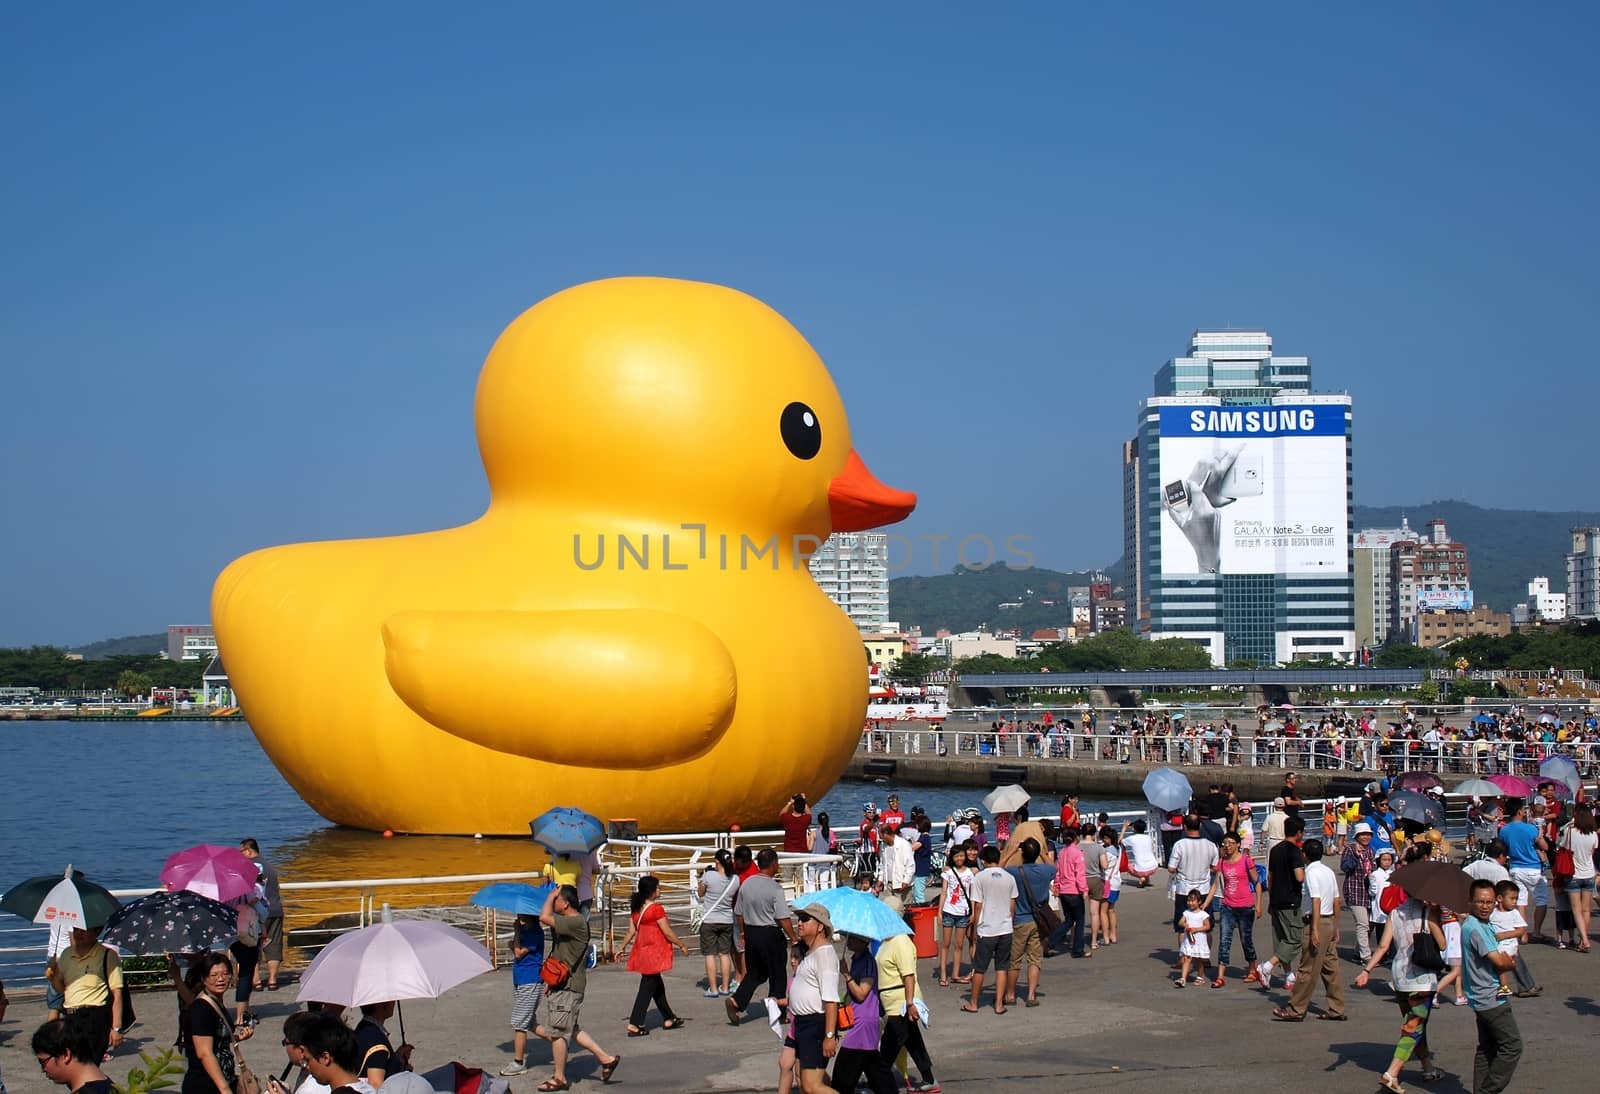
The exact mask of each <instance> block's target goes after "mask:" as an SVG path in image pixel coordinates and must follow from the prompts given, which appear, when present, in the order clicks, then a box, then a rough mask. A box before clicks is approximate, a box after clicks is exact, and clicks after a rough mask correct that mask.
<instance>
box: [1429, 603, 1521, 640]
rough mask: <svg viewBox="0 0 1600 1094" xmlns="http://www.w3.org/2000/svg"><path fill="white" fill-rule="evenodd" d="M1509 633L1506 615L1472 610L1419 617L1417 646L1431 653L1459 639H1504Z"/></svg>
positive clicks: (1480, 609)
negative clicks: (1480, 636) (1486, 636)
mask: <svg viewBox="0 0 1600 1094" xmlns="http://www.w3.org/2000/svg"><path fill="white" fill-rule="evenodd" d="M1510 633H1511V616H1510V614H1509V613H1507V612H1495V611H1490V610H1489V609H1488V608H1473V609H1472V610H1471V611H1441V612H1418V613H1417V638H1416V642H1417V645H1419V646H1426V647H1428V648H1430V649H1432V648H1434V647H1437V646H1442V645H1444V644H1445V643H1446V642H1450V641H1452V640H1454V639H1457V638H1467V637H1470V636H1472V635H1478V634H1487V635H1494V636H1497V637H1504V636H1505V635H1508V634H1510Z"/></svg>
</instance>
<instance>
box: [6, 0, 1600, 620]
mask: <svg viewBox="0 0 1600 1094" xmlns="http://www.w3.org/2000/svg"><path fill="white" fill-rule="evenodd" d="M571 7H577V6H575V5H574V6H571ZM1597 23H1600V17H1597V15H1596V13H1595V9H1594V8H1593V7H1592V6H1591V5H1582V4H1572V5H1562V4H1550V5H1540V6H1538V7H1536V8H1531V9H1522V10H1514V9H1511V8H1506V7H1504V6H1492V5H1487V4H1442V3H1438V4H1418V5H1388V6H1385V7H1384V8H1382V9H1378V8H1371V9H1367V10H1357V11H1354V12H1351V11H1350V10H1348V9H1347V8H1344V7H1336V8H1329V9H1309V8H1306V7H1305V6H1303V5H1280V4H1274V5H1269V4H1260V5H1254V4H1228V5H1203V6H1202V5H1161V4H1157V5H1144V6H1140V7H1137V8H1134V9H1128V13H1127V14H1122V13H1121V12H1112V13H1107V12H1100V11H1094V10H1091V9H1087V8H1082V7H1081V6H1069V5H1049V6H1046V5H1033V6H1023V5H1010V6H1006V7H1005V8H1004V10H1003V11H1001V12H1000V13H999V14H995V13H992V12H981V13H980V11H979V9H978V8H976V7H973V6H970V5H960V6H958V5H942V4H918V5H910V4H891V5H849V6H846V5H826V4H824V5H803V6H791V7H790V8H788V9H784V10H781V11H779V10H777V9H775V8H774V7H773V6H772V5H738V6H736V5H731V4H723V5H709V4H705V5H692V4H673V5H663V4H654V5H645V4H636V5H626V4H617V5H611V6H609V7H606V8H605V9H604V10H603V12H602V11H601V10H600V8H599V6H597V5H586V6H584V10H583V11H566V10H558V8H557V7H556V6H555V5H503V6H497V5H490V4H480V5H469V6H462V7H461V8H460V10H452V11H446V10H444V9H443V8H442V7H440V6H438V5H403V4H384V5H375V4H374V5H360V4H340V5H321V6H316V7H313V6H309V5H306V6H300V7H294V6H271V7H261V6H257V7H255V8H251V9H238V8H237V7H236V8H234V9H232V10H230V11H227V12H223V11H222V10H221V9H216V8H208V7H203V6H201V5H188V6H180V5H166V6H160V7H155V8H153V7H151V6H149V5H137V6H135V7H132V8H130V7H126V6H124V7H122V8H115V7H106V6H101V7H99V8H95V9H92V10H90V9H83V8H70V7H69V8H63V7H61V6H53V7H52V6H47V5H33V6H29V7H25V8H24V7H17V6H13V7H11V8H9V9H7V11H6V12H5V13H4V14H0V95H3V100H0V101H3V103H4V107H5V115H6V117H7V122H8V124H7V127H6V128H7V137H8V140H7V145H8V151H9V153H10V155H9V156H8V161H9V162H8V166H7V169H6V170H5V171H4V172H3V173H0V218H3V220H4V225H3V226H4V235H5V239H6V246H5V253H6V256H7V261H5V262H4V263H0V289H3V292H0V406H3V407H4V415H5V418H4V430H3V433H0V438H3V439H0V454H3V456H4V459H5V466H6V468H7V474H6V475H5V477H4V480H3V483H4V484H3V486H0V512H3V513H4V515H5V521H4V525H5V528H6V530H5V531H4V532H0V573H3V574H4V575H5V590H6V591H5V595H4V597H3V598H0V605H3V606H0V644H5V645H11V644H22V643H29V642H61V643H76V642H85V641H90V640H93V639H97V638H101V637H106V636H109V635H113V634H125V633H136V632H143V631H150V630H155V629H159V628H161V627H163V626H165V625H166V624H167V623H176V622H199V621H204V620H205V619H206V617H207V614H208V610H207V603H208V597H209V591H210V586H211V582H212V580H213V579H214V577H215V575H216V574H217V572H218V571H219V570H220V569H221V568H222V567H223V566H224V565H226V563H227V562H228V561H229V560H230V559H232V558H234V557H236V556H237V555H239V554H242V553H244V552H245V551H248V550H250V549H253V548H255V547H259V546H264V545H267V544H271V543H281V542H292V541H297V540H306V539H320V538H331V537H347V536H364V535H375V534H385V533H393V532H401V531H409V530H416V529H423V528H430V527H440V526H445V525H449V524H453V523H458V522H460V521H463V520H466V519H470V518H472V517H474V516H476V515H477V514H478V513H479V512H480V511H481V510H482V508H483V505H484V504H485V502H486V500H487V489H486V487H485V485H484V481H483V476H482V469H481V466H480V464H479V462H478V458H477V452H476V448H475V442H474V436H473V431H472V420H471V404H472V394H473V387H474V383H475V381H476V377H477V372H478V368H479V366H480V365H481V364H482V361H483V356H484V354H485V352H486V351H487V349H488V347H489V345H490V344H491V342H492V341H493V339H494V338H495V336H496V335H497V334H498V333H499V331H500V330H501V329H502V327H503V326H504V325H505V324H506V323H507V322H509V321H510V320H511V319H512V318H513V317H514V316H515V315H517V314H518V313H519V312H520V311H522V310H523V309H524V308H526V307H528V306H529V305H531V304H533V303H534V302H536V301H537V300H539V299H540V298H542V297H544V296H546V295H548V294H549V293H551V292H554V291H557V290H559V289H561V288H564V287H566V286H568V285H571V284H574V283H576V282H580V281H585V280H589V279H592V278H596V277H603V276H610V275H615V274H644V273H648V274H663V275H673V276H682V277H691V278H699V279H704V280H711V281H718V282H723V283H726V284H729V285H733V286H735V287H737V288H740V289H744V290H746V291H748V292H751V293H753V294H755V295H757V296H759V297H761V298H763V299H765V300H766V301H768V302H769V303H771V304H772V305H773V306H775V307H776V308H778V309H779V310H780V311H782V312H783V313H784V314H785V315H787V316H788V317H789V318H790V319H791V320H792V321H793V322H794V323H795V324H796V325H797V326H798V327H799V328H800V329H801V330H802V331H803V332H804V333H805V334H806V336H807V337H808V338H809V339H810V340H811V341H812V344H813V345H815V346H816V347H817V349H818V350H819V352H821V354H822V356H823V358H824V359H825V360H826V361H827V362H828V363H829V367H830V368H831V370H832V372H833V374H834V377H835V379H836V380H837V382H838V384H839V387H840V389H841V391H842V393H843V395H844V398H845V403H846V406H847V407H848V408H849V411H850V415H851V427H852V430H853V432H854V435H855V438H856V443H857V447H858V448H859V449H860V450H861V452H862V453H863V455H864V457H865V458H866V459H867V461H868V463H869V464H870V465H871V466H872V468H873V469H874V471H876V472H877V473H878V474H879V476H880V477H881V478H883V479H885V480H887V481H890V482H892V483H894V484H895V485H899V486H904V487H907V488H910V489H914V490H916V491H918V492H919V494H920V495H921V498H922V505H921V508H920V510H919V512H918V513H917V515H916V516H915V517H914V518H913V519H912V521H911V522H909V524H908V525H907V526H906V530H907V531H908V532H909V533H910V534H912V535H914V536H916V535H924V534H930V535H931V534H948V535H951V536H953V537H956V538H959V537H961V536H964V535H969V534H987V535H991V536H993V537H995V538H996V539H997V540H1003V539H1004V537H1006V536H1009V535H1024V536H1029V537H1031V543H1032V548H1033V553H1034V556H1035V558H1036V560H1037V561H1038V562H1039V563H1040V564H1041V565H1048V566H1052V567H1057V568H1074V567H1087V566H1096V565H1103V564H1106V563H1109V562H1111V561H1112V560H1114V559H1115V558H1116V557H1117V556H1118V555H1119V554H1120V551H1121V531H1120V528H1121V480H1120V466H1119V444H1120V442H1121V441H1122V440H1124V439H1125V438H1127V437H1128V436H1130V435H1131V433H1132V429H1133V425H1134V410H1135V405H1136V403H1137V401H1138V400H1139V399H1140V398H1141V397H1142V396H1143V395H1145V394H1147V393H1148V392H1149V389H1150V379H1151V374H1152V373H1153V372H1154V370H1155V369H1156V368H1157V367H1158V366H1159V365H1160V364H1161V362H1162V361H1164V360H1165V359H1167V358H1168V357H1171V356H1172V355H1174V354H1177V353H1181V352H1182V351H1183V349H1184V346H1185V345H1186V341H1187V337H1188V334H1189V332H1190V331H1191V330H1192V329H1194V328H1195V327H1200V326H1212V325H1233V326H1254V325H1259V326H1264V327H1266V328H1268V329H1269V330H1271V332H1272V333H1273V335H1274V337H1275V340H1276V344H1277V347H1278V349H1279V351H1280V352H1283V353H1288V354H1307V355H1309V356H1310V357H1311V358H1312V362H1313V366H1314V370H1315V372H1314V374H1315V378H1316V381H1317V386H1318V387H1319V388H1325V389H1340V390H1349V391H1351V392H1352V393H1353V394H1354V396H1355V399H1356V500H1357V501H1358V502H1360V503H1368V504H1401V503H1415V502H1422V501H1426V500H1429V499H1434V498H1441V497H1460V498H1465V499H1467V500H1470V501H1474V502H1477V503H1479V504H1483V505H1492V506H1507V507H1523V508H1543V509H1573V508H1583V507H1588V508H1592V507H1593V490H1592V483H1591V480H1590V477H1589V476H1585V475H1583V474H1575V473H1574V472H1575V471H1577V470H1578V469H1581V468H1584V467H1592V465H1593V462H1594V461H1593V458H1592V455H1591V452H1592V440H1591V438H1590V434H1591V433H1592V429H1591V425H1592V423H1591V422H1590V421H1589V420H1588V419H1589V418H1591V417H1592V413H1593V408H1594V405H1595V397H1596V395H1597V394H1600V379H1597V375H1600V374H1597V371H1596V368H1595V365H1594V357H1595V354H1594V350H1593V348H1592V347H1593V340H1594V332H1593V329H1592V328H1593V319H1592V316H1593V301H1594V300H1595V298H1596V293H1595V290H1596V287H1597V286H1596V283H1597V276H1596V273H1595V267H1594V255H1595V254H1596V253H1597V250H1600V247H1597V244H1600V238H1597V237H1600V230H1597V221H1596V216H1595V213H1594V207H1593V201H1594V195H1595V193H1596V192H1597V191H1600V186H1597V182H1600V178H1597V175H1600V171H1597V155H1600V153H1597V150H1596V143H1595V141H1594V140H1593V132H1592V122H1593V118H1594V113H1595V107H1596V101H1595V92H1594V87H1593V83H1592V77H1591V75H1590V69H1591V59H1590V58H1589V56H1588V55H1587V54H1588V50H1589V47H1590V44H1591V43H1592V42H1593V41H1594V39H1595V36H1596V35H1595V32H1596V30H1597V29H1600V28H1597ZM1580 407H1582V408H1586V409H1585V410H1584V412H1582V413H1580V412H1579V411H1580ZM948 564H949V559H948V557H946V558H943V559H941V566H940V568H941V569H942V568H944V566H947V565H948ZM916 568H917V569H919V570H924V571H926V570H930V569H932V560H931V557H930V554H929V552H928V550H927V549H926V548H919V556H918V557H917V559H916Z"/></svg>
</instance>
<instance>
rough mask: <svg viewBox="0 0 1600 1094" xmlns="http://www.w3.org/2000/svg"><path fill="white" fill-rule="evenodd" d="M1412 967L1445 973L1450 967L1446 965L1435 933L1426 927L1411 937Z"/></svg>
mask: <svg viewBox="0 0 1600 1094" xmlns="http://www.w3.org/2000/svg"><path fill="white" fill-rule="evenodd" d="M1411 967H1412V968H1416V969H1425V970H1427V971H1428V972H1444V971H1445V970H1446V969H1448V968H1449V967H1450V966H1449V965H1447V964H1445V960H1444V954H1443V953H1442V952H1441V951H1440V949H1439V940H1438V939H1436V938H1434V937H1433V932H1432V931H1430V930H1428V928H1427V927H1426V926H1424V927H1423V928H1422V930H1420V931H1418V932H1417V933H1416V934H1414V935H1412V936H1411Z"/></svg>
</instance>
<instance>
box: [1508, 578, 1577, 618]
mask: <svg viewBox="0 0 1600 1094" xmlns="http://www.w3.org/2000/svg"><path fill="white" fill-rule="evenodd" d="M1566 618H1567V594H1566V593H1553V592H1551V591H1550V579H1549V578H1548V577H1536V578H1534V579H1533V580H1532V581H1530V582H1528V599H1527V601H1525V602H1524V603H1522V604H1518V605H1517V606H1516V607H1514V608H1512V609H1511V624H1512V626H1516V627H1526V626H1530V625H1532V624H1535V623H1560V622H1562V621H1564V620H1565V619H1566Z"/></svg>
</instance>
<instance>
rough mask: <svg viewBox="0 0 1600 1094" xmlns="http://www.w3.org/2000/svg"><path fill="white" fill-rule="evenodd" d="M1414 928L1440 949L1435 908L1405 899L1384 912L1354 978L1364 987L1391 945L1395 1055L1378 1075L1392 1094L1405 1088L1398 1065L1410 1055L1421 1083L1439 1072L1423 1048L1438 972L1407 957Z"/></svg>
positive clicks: (1441, 941) (1442, 945)
mask: <svg viewBox="0 0 1600 1094" xmlns="http://www.w3.org/2000/svg"><path fill="white" fill-rule="evenodd" d="M1419 931H1427V932H1428V933H1429V934H1431V935H1432V936H1433V941H1434V943H1435V944H1436V945H1437V946H1438V947H1439V952H1440V953H1441V954H1442V953H1443V952H1444V948H1445V937H1444V928H1443V927H1442V926H1441V925H1440V923H1439V915H1438V913H1437V912H1436V911H1434V910H1433V909H1431V908H1429V907H1427V906H1425V905H1423V904H1422V903H1421V902H1420V901H1417V900H1410V899H1408V900H1406V901H1405V903H1403V904H1401V905H1400V906H1399V907H1398V908H1396V909H1394V910H1393V911H1392V912H1390V913H1389V919H1388V921H1387V922H1385V923H1384V925H1383V937H1382V938H1380V939H1378V947H1377V949H1375V950H1373V951H1372V957H1371V958H1370V959H1369V960H1368V961H1367V963H1366V965H1365V966H1364V967H1363V968H1362V970H1361V975H1359V976H1357V977H1356V979H1355V987H1356V988H1358V989H1359V988H1364V987H1366V986H1367V979H1368V977H1369V976H1370V975H1371V974H1372V970H1373V969H1375V968H1377V967H1378V963H1379V962H1381V961H1382V960H1383V956H1384V954H1386V953H1388V952H1389V950H1390V948H1391V947H1393V949H1394V961H1393V964H1392V966H1391V968H1390V974H1389V983H1390V986H1391V987H1392V988H1393V989H1394V999H1395V1003H1396V1004H1397V1005H1398V1006H1399V1007H1400V1039H1399V1040H1398V1041H1396V1042H1395V1046H1394V1058H1393V1059H1392V1060H1390V1061H1389V1067H1388V1070H1386V1071H1384V1073H1383V1074H1382V1075H1380V1076H1379V1077H1378V1082H1379V1084H1380V1085H1382V1086H1383V1088H1384V1089H1385V1090H1392V1091H1394V1092H1395V1094H1400V1092H1401V1091H1403V1090H1404V1089H1405V1088H1404V1087H1402V1086H1401V1085H1400V1069H1401V1068H1403V1067H1404V1066H1405V1064H1406V1061H1407V1060H1409V1059H1411V1058H1412V1057H1413V1056H1415V1057H1416V1058H1417V1062H1418V1063H1420V1064H1421V1065H1422V1074H1421V1076H1420V1078H1421V1080H1422V1081H1423V1082H1425V1083H1431V1082H1434V1081H1436V1080H1438V1079H1440V1078H1443V1076H1444V1073H1443V1072H1442V1071H1440V1070H1439V1069H1438V1068H1437V1067H1436V1066H1434V1062H1433V1053H1432V1052H1431V1051H1430V1050H1429V1048H1428V1015H1429V1014H1431V1013H1432V1012H1433V999H1434V993H1435V992H1436V991H1437V990H1438V987H1439V975H1438V973H1436V972H1434V971H1432V970H1430V969H1424V968H1419V967H1418V966H1416V965H1414V964H1413V963H1412V960H1411V958H1412V944H1413V942H1414V940H1415V936H1416V935H1417V933H1418V932H1419Z"/></svg>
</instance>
